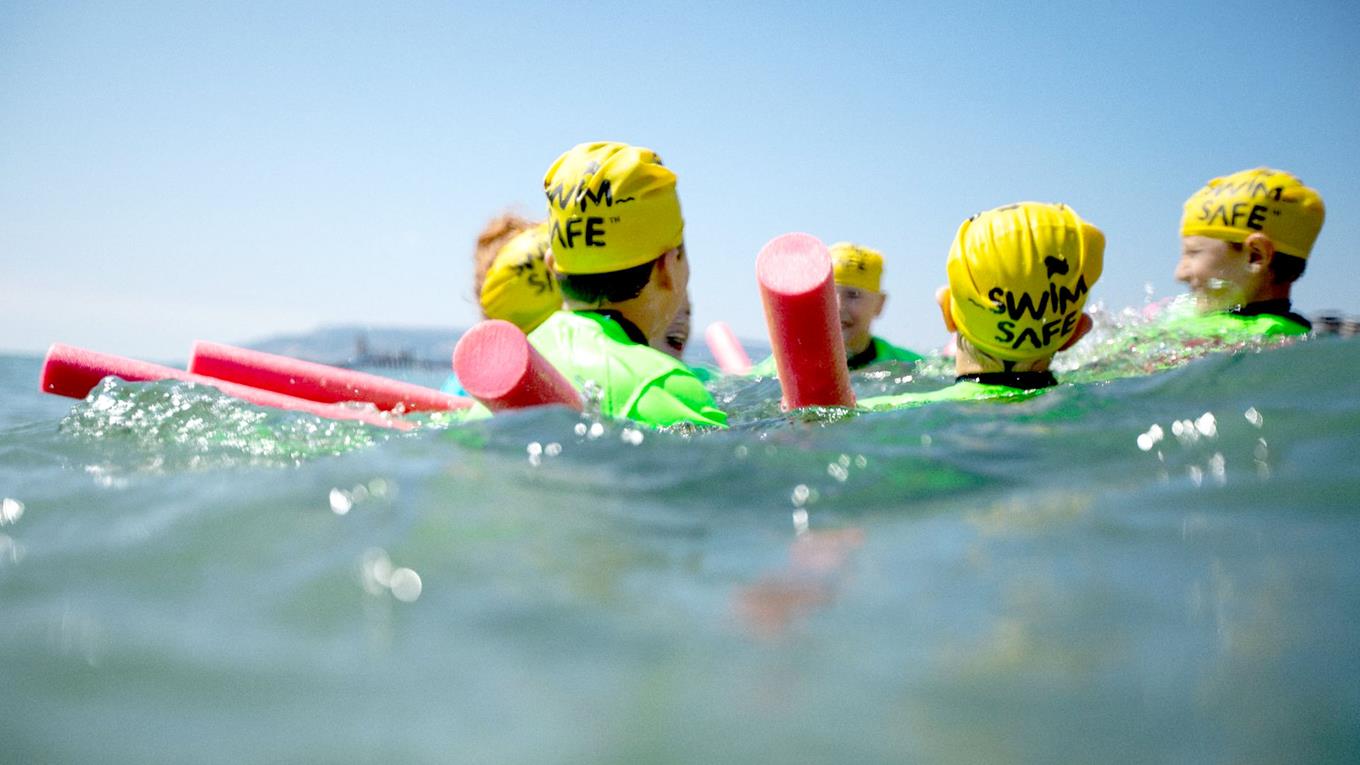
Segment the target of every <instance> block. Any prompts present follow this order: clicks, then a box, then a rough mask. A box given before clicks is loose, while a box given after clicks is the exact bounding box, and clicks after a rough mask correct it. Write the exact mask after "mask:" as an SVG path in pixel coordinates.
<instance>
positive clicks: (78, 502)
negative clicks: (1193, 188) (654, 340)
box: [0, 316, 1360, 763]
mask: <svg viewBox="0 0 1360 765" xmlns="http://www.w3.org/2000/svg"><path fill="white" fill-rule="evenodd" d="M288 342H289V345H288V347H289V348H290V349H292V351H293V352H294V353H298V354H299V355H305V354H306V352H307V349H308V345H307V338H305V337H304V338H290V339H289V341H288ZM318 342H320V341H318ZM327 342H330V341H329V340H328V341H327ZM100 350H108V351H114V352H116V351H117V349H113V348H109V349H100ZM1074 354H1079V355H1074V356H1072V357H1071V358H1068V359H1065V360H1064V361H1063V364H1062V366H1061V367H1060V369H1061V373H1060V377H1061V378H1062V379H1063V380H1064V381H1065V384H1064V385H1062V386H1060V387H1059V388H1057V389H1054V390H1052V391H1051V392H1049V393H1047V394H1045V395H1042V396H1039V397H1037V398H1034V399H1032V400H1029V401H1026V402H1022V403H976V402H975V403H964V404H950V403H946V404H936V405H932V406H928V407H922V408H917V409H910V410H901V411H894V412H883V413H874V414H861V415H855V414H849V413H845V412H838V411H826V412H800V413H794V414H791V415H786V414H782V413H781V412H780V411H779V407H778V404H777V401H778V385H777V383H776V382H775V381H772V380H763V381H754V382H753V381H743V380H732V379H722V380H719V381H718V382H717V383H716V384H715V385H714V390H715V392H716V394H717V396H718V398H719V400H720V402H721V404H722V405H723V406H724V407H725V408H727V409H729V410H730V411H731V412H732V415H733V416H732V421H733V425H734V427H732V428H731V429H730V430H728V431H724V432H673V433H672V432H657V431H651V430H644V429H638V428H634V427H630V426H628V425H626V424H622V423H618V422H600V421H598V420H597V419H595V418H592V417H590V416H589V415H577V414H574V413H570V412H567V411H563V410H559V409H549V410H537V411H530V412H522V413H516V414H512V415H508V416H501V417H497V418H495V419H493V420H489V421H485V422H481V423H477V424H473V425H468V426H453V427H450V426H447V425H446V424H442V423H439V422H437V421H434V422H430V421H427V422H426V423H425V425H424V427H422V428H420V429H418V430H416V431H414V432H410V433H395V432H388V431H384V430H378V429H375V428H372V427H369V426H365V425H359V424H355V423H348V422H347V423H333V422H326V421H321V420H317V419H315V418H312V417H309V416H304V415H296V414H287V413H282V412H277V411H272V410H263V409H257V408H255V407H252V406H249V405H246V404H242V403H240V402H237V401H235V400H232V399H228V398H224V397H222V396H220V395H218V394H216V393H215V392H213V391H210V390H205V389H203V388H201V387H196V386H186V385H181V384H171V383H153V384H141V385H131V384H127V383H122V382H119V381H106V382H105V383H104V384H103V385H102V386H101V387H100V388H98V389H96V390H95V391H94V392H93V393H92V394H91V396H90V397H89V398H88V399H86V400H85V401H74V400H70V399H62V398H56V397H52V396H45V395H42V394H40V393H38V392H37V379H38V370H39V367H40V364H41V360H40V359H39V358H36V357H15V356H5V357H0V401H3V402H4V406H3V408H0V762H4V763H39V762H41V763H67V762H70V763H89V762H101V763H105V762H107V763H121V762H130V763H184V762H194V763H218V762H221V763H241V762H290V763H299V762H300V763H313V762H314V763H348V762H358V763H362V762H403V763H421V762H430V763H446V762H460V763H461V762H468V763H474V762H477V763H480V762H496V763H501V762H510V763H578V762H580V763H587V762H589V763H672V762H673V763H681V762H702V763H710V762H755V763H764V762H769V763H801V762H856V763H860V762H942V763H1006V762H1044V763H1048V762H1122V763H1141V762H1149V763H1154V762H1155V763H1164V762H1187V763H1191V762H1193V763H1254V762H1260V763H1275V762H1338V763H1340V762H1357V761H1360V641H1358V640H1357V638H1356V634H1357V625H1360V563H1357V560H1360V468H1358V466H1360V457H1358V456H1357V455H1360V340H1353V339H1339V338H1319V339H1312V340H1306V341H1299V342H1292V343H1284V344H1264V343H1263V344H1259V345H1251V346H1249V347H1234V348H1211V349H1203V348H1201V349H1198V350H1196V352H1194V353H1187V352H1185V351H1184V349H1179V348H1174V347H1168V346H1167V345H1166V344H1164V343H1160V344H1159V343H1157V342H1150V341H1147V340H1146V338H1144V337H1142V336H1141V335H1139V328H1138V327H1136V326H1133V322H1131V321H1130V320H1128V319H1127V317H1124V318H1122V319H1121V318H1120V317H1117V316H1104V317H1103V318H1102V319H1101V323H1100V328H1099V331H1098V332H1097V333H1096V334H1095V337H1094V339H1092V340H1091V342H1090V343H1089V344H1086V346H1085V347H1084V348H1079V349H1078V350H1077V351H1074ZM323 360H324V358H323ZM375 371H380V372H382V373H384V374H389V375H394V376H403V377H405V378H406V379H411V380H414V381H416V382H423V383H426V384H431V385H436V386H437V385H438V384H439V383H440V382H441V381H442V379H443V373H442V371H440V370H437V369H417V370H406V371H399V370H392V369H380V370H375ZM948 379H949V378H948V372H947V364H946V363H945V362H943V361H941V360H939V359H934V360H932V361H930V362H929V363H927V364H925V365H924V367H923V368H921V369H917V370H912V369H909V368H903V367H898V368H894V369H891V370H887V371H877V372H872V373H869V374H860V375H857V376H856V378H855V385H856V389H857V390H858V391H859V392H860V393H861V395H871V394H875V393H882V392H895V391H903V390H914V389H921V390H925V389H929V388H934V387H940V386H941V385H943V384H945V383H946V382H947V381H948Z"/></svg>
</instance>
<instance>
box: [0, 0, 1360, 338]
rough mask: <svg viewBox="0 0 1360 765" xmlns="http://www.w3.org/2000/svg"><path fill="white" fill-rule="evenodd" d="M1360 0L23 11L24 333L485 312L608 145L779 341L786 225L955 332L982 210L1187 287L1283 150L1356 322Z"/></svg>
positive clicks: (712, 272)
mask: <svg viewBox="0 0 1360 765" xmlns="http://www.w3.org/2000/svg"><path fill="white" fill-rule="evenodd" d="M1358 41H1360V3H1355V2H1331V3H1307V2H1287V3H1282V2H1270V3H1254V2H1234V3H1195V2H1167V3H1162V2H1144V3H1140V4H1132V3H1116V2H1108V3H1106V2H1098V1H1092V0H1088V1H1087V2H1074V3H1065V2H1043V3H1034V4H1020V3H1015V4H1011V3H1006V4H1001V3H970V2H950V3H947V4H944V3H942V4H939V6H938V7H935V8H930V7H918V4H915V3H896V2H889V3H882V4H872V3H870V4H862V5H852V4H846V5H845V6H842V5H841V4H830V3H807V4H792V3H790V4H783V3H770V4H758V3H712V4H706V3H692V2H686V3H673V2H670V3H658V4H656V5H649V4H647V3H640V2H635V3H607V4H600V5H595V4H592V3H586V2H573V3H546V4H541V3H532V4H529V3H526V4H515V3H505V4H500V3H483V2H478V3H422V2H399V3H372V2H356V3H346V2H337V1H334V0H327V1H326V2H316V3H305V2H282V3H280V2H258V3H254V2H189V3H184V2H90V3H79V2H56V1H55V0H44V1H41V2H27V1H25V0H9V1H8V2H3V3H0V307H2V310H0V350H6V351H23V352H41V351H42V350H43V349H45V348H46V346H47V344H49V343H50V342H53V341H62V342H68V343H72V344H76V345H84V346H87V347H92V348H95V349H98V350H103V351H107V352H112V353H121V354H125V355H132V356H141V357H146V358H154V359H174V358H184V357H185V356H187V354H188V349H189V345H190V343H191V341H192V340H193V339H194V338H199V337H202V338H206V339H214V340H220V341H224V342H239V341H246V340H250V339H255V338H260V337H264V336H268V335H272V334H278V333H284V332H296V331H304V330H308V329H311V328H314V327H317V326H320V325H323V324H336V323H354V322H358V323H368V324H373V325H382V326H394V325H396V326H400V325H410V326H438V325H447V326H468V325H470V324H471V323H473V322H474V321H475V320H476V318H477V311H476V306H475V305H474V303H473V301H472V299H471V298H470V297H469V291H470V282H471V256H470V253H471V249H472V244H473V241H474V240H475V238H476V234H477V232H478V230H479V229H480V228H481V226H482V225H483V223H484V222H485V221H486V219H487V218H488V217H490V216H492V215H493V214H495V213H497V212H499V211H500V210H502V209H503V208H505V207H507V206H517V207H519V208H521V209H522V210H523V211H525V212H529V213H534V214H537V213H539V212H540V211H541V210H542V209H543V197H542V176H543V172H544V171H545V170H546V169H547V167H548V165H549V164H550V163H551V162H552V160H553V159H554V158H555V157H556V156H557V155H558V154H559V153H561V152H562V151H564V150H566V149H567V148H569V147H571V146H572V145H574V144H576V143H579V142H582V141H589V140H606V139H607V140H622V141H627V142H630V143H635V144H640V145H644V146H649V147H651V148H653V149H656V150H657V151H658V152H659V153H660V154H661V156H662V157H663V158H664V159H665V161H666V163H667V164H668V165H669V166H670V167H672V168H673V169H675V170H676V172H677V173H678V174H679V178H680V181H679V183H680V194H681V199H682V204H683V206H684V212H685V217H686V241H687V247H688V250H689V252H690V254H691V257H692V267H693V281H692V283H691V291H692V293H693V296H694V302H695V323H696V333H697V332H699V331H701V330H702V327H703V326H705V325H706V324H707V323H708V322H710V321H714V320H717V319H722V320H726V321H728V322H729V323H731V324H732V325H733V326H734V327H735V328H736V330H737V332H738V334H739V335H741V336H743V337H753V338H755V337H764V335H765V328H764V319H763V314H762V313H761V308H760V302H759V297H758V294H757V291H756V285H755V277H754V262H755V255H756V252H757V251H758V250H759V248H760V246H761V245H762V244H763V243H764V242H766V241H767V240H769V239H770V238H771V237H773V236H775V235H777V234H780V233H784V232H787V231H793V230H802V231H807V232H810V233H812V234H815V235H817V236H819V237H821V238H822V239H823V240H824V241H826V242H827V243H830V242H833V241H836V240H840V239H851V240H855V241H859V242H861V243H864V244H867V245H870V246H873V247H877V248H879V249H881V250H882V251H884V253H885V254H886V256H887V266H886V271H885V289H886V290H887V291H888V292H889V293H890V299H889V301H888V306H887V309H886V311H885V312H884V316H883V318H882V319H881V320H880V324H878V325H877V326H876V330H877V331H878V333H879V334H881V335H883V336H885V337H887V338H889V339H891V340H894V341H897V342H899V343H902V344H905V345H908V346H910V347H915V348H919V349H925V348H929V347H933V346H935V345H938V344H939V343H941V342H942V341H943V340H944V330H943V329H942V328H941V327H940V324H939V319H938V311H937V310H936V309H935V308H934V306H933V303H932V302H931V296H932V294H933V291H934V288H935V287H936V286H937V285H938V284H940V283H942V282H943V280H944V258H945V255H946V253H947V250H948V246H949V242H950V240H951V238H952V236H953V234H954V231H955V229H956V227H957V226H958V223H959V222H960V221H961V220H962V219H963V218H965V217H967V216H968V215H970V214H972V213H974V212H977V211H979V210H983V209H988V208H991V207H995V206H997V205H1001V204H1005V203H1009V202H1014V201H1020V200H1024V199H1034V200H1040V201H1055V202H1058V201H1060V202H1066V203H1068V204H1070V205H1072V206H1073V207H1074V208H1075V209H1076V210H1077V211H1078V212H1079V213H1080V214H1081V215H1082V216H1083V217H1085V218H1086V219H1087V220H1089V221H1091V222H1093V223H1095V224H1096V225H1098V226H1100V227H1101V228H1103V229H1104V230H1105V232H1106V235H1107V237H1108V242H1109V244H1108V249H1107V252H1106V266H1105V274H1104V276H1103V278H1102V279H1101V282H1100V284H1099V285H1097V286H1096V288H1095V289H1094V290H1093V294H1094V296H1095V298H1096V299H1098V300H1103V301H1104V302H1105V303H1106V304H1107V305H1110V306H1112V307H1123V306H1137V305H1141V304H1142V303H1143V301H1144V298H1145V294H1146V289H1147V286H1148V285H1151V287H1152V288H1153V289H1154V290H1155V293H1156V294H1157V295H1158V296H1163V295H1169V294H1175V293H1178V292H1179V291H1180V290H1179V289H1178V285H1176V284H1175V282H1174V281H1173V280H1172V278H1171V273H1172V269H1173V268H1174V266H1175V261H1176V258H1177V254H1178V251H1179V243H1178V233H1177V224H1178V221H1179V216H1180V205H1181V203H1182V202H1183V201H1184V199H1185V198H1186V197H1187V196H1189V194H1190V193H1191V192H1193V191H1194V190H1195V189H1196V188H1198V187H1199V186H1200V185H1202V183H1203V182H1204V181H1206V180H1208V179H1209V178H1210V177H1213V176H1215V175H1222V174H1226V173H1229V172H1232V171H1236V170H1241V169H1245V168H1248V167H1254V166H1257V165H1262V164H1264V165H1271V166H1275V167H1280V168H1283V169H1287V170H1290V171H1292V172H1294V173H1296V174H1297V175H1299V176H1300V177H1302V178H1303V179H1304V181H1305V182H1307V183H1308V184H1310V185H1312V186H1314V187H1315V188H1317V189H1319V190H1320V191H1321V192H1322V194H1323V197H1324V198H1325V200H1326V203H1327V209H1328V216H1327V223H1326V226H1325V227H1324V229H1323V231H1322V235H1321V237H1320V238H1319V240H1318V244H1317V246H1316V248H1315V249H1314V253H1313V257H1312V259H1311V260H1310V262H1309V267H1308V273H1307V274H1306V275H1305V276H1304V278H1303V280H1302V281H1301V282H1300V283H1299V285H1298V286H1297V287H1296V288H1295V303H1296V306H1297V307H1299V308H1301V309H1302V310H1303V311H1305V312H1312V311H1317V310H1319V309H1324V308H1339V309H1342V310H1344V311H1346V312H1347V313H1352V314H1354V313H1360V299H1357V298H1356V296H1355V294H1354V290H1355V288H1356V285H1357V282H1358V281H1360V252H1357V251H1356V250H1357V248H1356V246H1355V243H1356V242H1357V241H1358V240H1360V84H1358V83H1360V42H1358Z"/></svg>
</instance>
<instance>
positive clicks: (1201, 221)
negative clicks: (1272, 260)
mask: <svg viewBox="0 0 1360 765" xmlns="http://www.w3.org/2000/svg"><path fill="white" fill-rule="evenodd" d="M1325 217H1326V209H1325V208H1324V206H1323V204H1322V197H1321V196H1320V195H1319V194H1318V193H1317V191H1315V190H1313V189H1310V188H1308V187H1307V186H1305V185H1303V182H1302V181H1300V180H1299V179H1298V178H1296V177H1294V176H1293V175H1292V174H1290V173H1287V172H1284V171H1282V170H1274V169H1272V168H1269V167H1258V168H1255V169H1252V170H1243V171H1241V172H1237V173H1233V174H1232V175H1225V176H1223V177H1222V178H1215V179H1213V180H1212V181H1209V183H1207V184H1205V186H1204V188H1202V189H1200V190H1199V191H1196V192H1195V193H1194V194H1193V195H1192V196H1191V197H1190V198H1189V199H1187V200H1186V201H1185V207H1184V210H1183V211H1182V214H1181V236H1208V237H1213V238H1214V239H1221V240H1223V241H1226V242H1237V243H1240V242H1242V241H1244V240H1245V239H1246V238H1247V237H1248V236H1250V235H1251V234H1252V233H1254V232H1260V233H1263V234H1265V235H1266V236H1268V237H1270V240H1271V242H1273V243H1274V244H1275V249H1276V251H1278V252H1281V253H1284V254H1285V255H1293V256H1294V257H1297V258H1307V257H1308V255H1309V254H1310V253H1311V252H1312V251H1313V243H1314V242H1315V241H1317V236H1318V233H1319V232H1320V231H1322V221H1323V219H1324V218H1325Z"/></svg>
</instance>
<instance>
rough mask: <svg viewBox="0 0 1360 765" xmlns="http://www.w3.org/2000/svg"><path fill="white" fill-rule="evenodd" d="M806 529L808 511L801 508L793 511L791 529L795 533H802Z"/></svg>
mask: <svg viewBox="0 0 1360 765" xmlns="http://www.w3.org/2000/svg"><path fill="white" fill-rule="evenodd" d="M807 530H808V512H807V511H806V510H804V509H803V508H801V507H800V508H798V509H797V510H794V511H793V531H794V533H795V534H803V533H805V532H807Z"/></svg>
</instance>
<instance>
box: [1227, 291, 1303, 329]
mask: <svg viewBox="0 0 1360 765" xmlns="http://www.w3.org/2000/svg"><path fill="white" fill-rule="evenodd" d="M1293 309H1294V304H1293V302H1292V301H1291V300H1290V299H1289V298H1280V299H1278V300H1262V301H1260V302H1258V303H1247V304H1246V305H1239V306H1237V307H1236V308H1233V309H1231V310H1229V311H1228V313H1231V314H1235V315H1237V316H1260V315H1262V314H1269V315H1271V316H1281V317H1284V318H1286V319H1289V320H1290V321H1292V322H1294V323H1295V324H1299V325H1301V326H1303V327H1304V328H1305V329H1307V330H1309V331H1311V330H1312V329H1313V322H1311V321H1309V320H1308V319H1306V318H1304V317H1302V316H1300V315H1298V314H1296V313H1294V310H1293Z"/></svg>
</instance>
